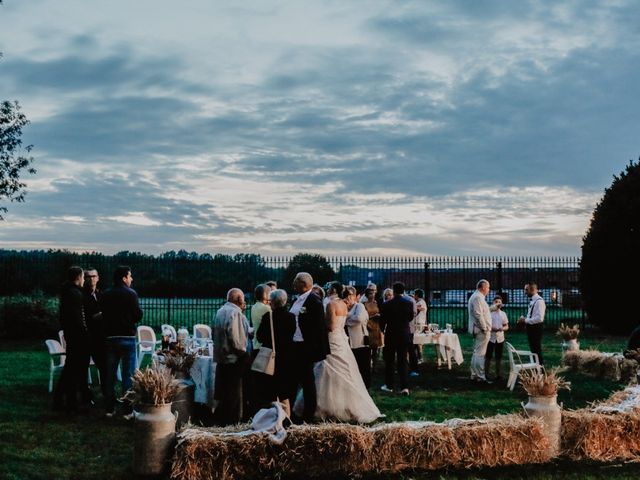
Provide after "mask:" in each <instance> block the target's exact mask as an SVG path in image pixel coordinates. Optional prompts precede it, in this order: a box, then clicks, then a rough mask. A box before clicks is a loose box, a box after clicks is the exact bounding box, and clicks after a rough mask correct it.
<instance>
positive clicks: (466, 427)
mask: <svg viewBox="0 0 640 480" xmlns="http://www.w3.org/2000/svg"><path fill="white" fill-rule="evenodd" d="M450 422H453V421H450ZM453 433H454V436H455V438H456V442H457V444H458V448H459V449H460V457H461V460H460V462H459V463H458V465H456V466H459V467H464V468H470V467H496V466H502V465H524V464H528V463H543V462H547V461H549V460H551V456H550V454H549V450H548V447H549V439H548V438H547V437H546V436H545V427H544V423H543V422H542V419H540V418H533V417H532V418H524V417H522V416H520V415H498V416H495V417H491V418H487V419H484V420H470V421H463V422H461V423H460V424H459V425H458V426H456V427H454V428H453Z"/></svg>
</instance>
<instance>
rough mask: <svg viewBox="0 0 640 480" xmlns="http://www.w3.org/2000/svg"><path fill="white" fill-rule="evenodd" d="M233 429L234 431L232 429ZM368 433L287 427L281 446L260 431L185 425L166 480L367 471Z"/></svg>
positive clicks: (342, 427)
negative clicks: (172, 479) (279, 473)
mask: <svg viewBox="0 0 640 480" xmlns="http://www.w3.org/2000/svg"><path fill="white" fill-rule="evenodd" d="M236 430H237V429H236ZM372 446H373V436H372V434H371V432H370V431H368V430H367V429H365V428H364V427H360V426H357V425H344V424H324V425H317V426H292V427H291V428H290V429H289V430H288V431H287V437H286V439H285V441H284V442H283V443H282V445H276V444H273V443H272V442H271V440H270V439H269V436H268V435H266V434H260V433H251V434H246V430H245V432H234V431H229V430H228V429H219V428H218V429H207V428H187V429H184V430H182V431H181V432H180V434H179V435H178V446H177V448H176V453H175V455H174V461H173V468H172V471H171V478H175V479H183V480H195V479H205V480H214V479H215V480H231V479H234V478H261V477H264V476H268V475H273V474H275V473H278V472H287V473H289V474H304V475H306V476H310V477H314V476H321V475H326V474H327V472H334V473H349V472H357V471H362V470H368V469H369V467H368V466H367V465H368V463H367V462H368V461H369V459H370V452H371V450H372Z"/></svg>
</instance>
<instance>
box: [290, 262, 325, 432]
mask: <svg viewBox="0 0 640 480" xmlns="http://www.w3.org/2000/svg"><path fill="white" fill-rule="evenodd" d="M312 287H313V278H312V277H311V275H310V274H308V273H306V272H300V273H298V274H297V275H296V276H295V278H294V279H293V289H294V290H295V292H296V293H297V294H298V298H297V299H296V301H295V302H293V305H292V306H291V309H290V310H289V311H290V312H291V313H293V314H294V315H295V317H296V331H295V333H294V335H293V358H294V359H295V362H294V365H293V375H294V378H295V380H294V381H293V382H292V388H293V391H292V392H291V394H290V395H289V398H290V399H292V400H291V401H294V400H295V398H296V391H297V389H298V385H302V394H303V398H304V410H303V414H302V418H303V420H304V421H305V422H310V423H311V422H313V421H314V417H315V413H316V407H317V405H318V400H317V394H316V382H315V377H314V375H313V366H314V364H315V363H316V362H320V361H322V360H324V359H325V358H326V357H327V355H329V354H330V353H331V350H330V348H329V331H328V329H327V325H326V323H325V321H324V308H323V306H322V300H320V297H318V295H316V294H315V293H314V292H313V290H312Z"/></svg>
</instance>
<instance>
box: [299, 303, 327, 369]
mask: <svg viewBox="0 0 640 480" xmlns="http://www.w3.org/2000/svg"><path fill="white" fill-rule="evenodd" d="M303 308H304V309H305V311H304V313H299V314H298V325H299V326H300V331H301V332H302V338H304V351H305V355H306V357H307V358H306V360H308V361H310V362H319V361H321V360H324V359H325V358H326V357H327V355H329V354H330V353H331V349H330V348H329V330H328V329H327V324H326V323H325V321H324V307H323V306H322V300H320V297H318V295H316V294H315V293H313V292H311V293H310V294H309V296H308V297H307V299H306V300H305V302H304V305H303Z"/></svg>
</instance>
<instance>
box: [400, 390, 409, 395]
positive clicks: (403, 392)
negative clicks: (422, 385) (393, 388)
mask: <svg viewBox="0 0 640 480" xmlns="http://www.w3.org/2000/svg"><path fill="white" fill-rule="evenodd" d="M400 395H404V396H405V397H408V396H409V389H408V388H403V389H402V390H401V391H400Z"/></svg>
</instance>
